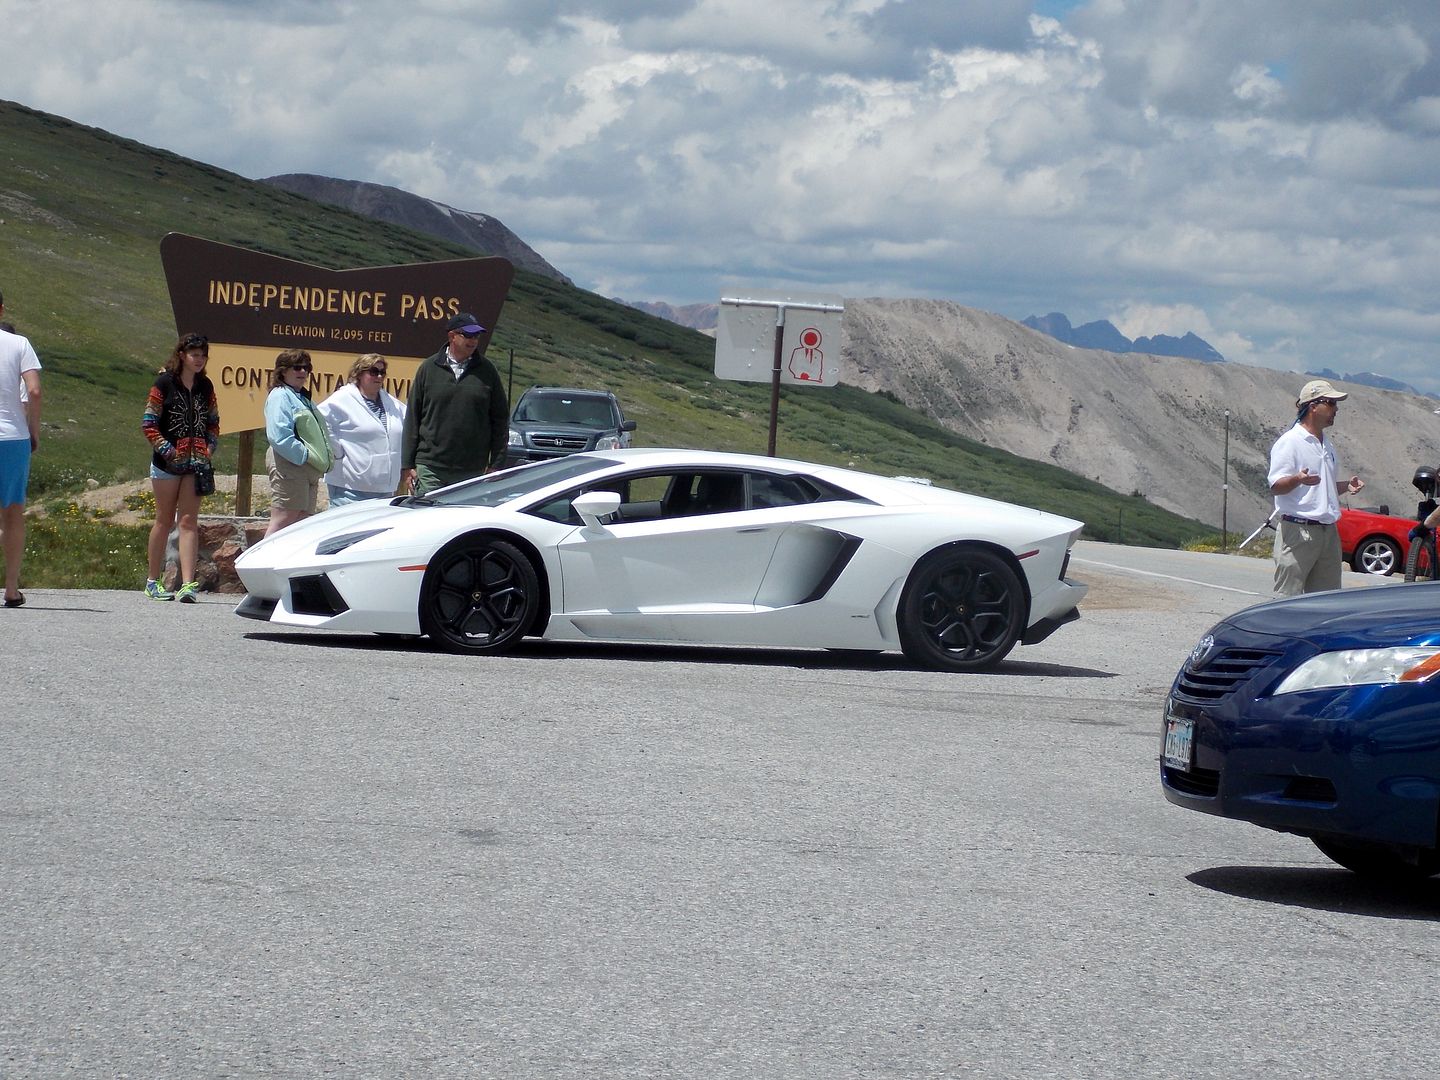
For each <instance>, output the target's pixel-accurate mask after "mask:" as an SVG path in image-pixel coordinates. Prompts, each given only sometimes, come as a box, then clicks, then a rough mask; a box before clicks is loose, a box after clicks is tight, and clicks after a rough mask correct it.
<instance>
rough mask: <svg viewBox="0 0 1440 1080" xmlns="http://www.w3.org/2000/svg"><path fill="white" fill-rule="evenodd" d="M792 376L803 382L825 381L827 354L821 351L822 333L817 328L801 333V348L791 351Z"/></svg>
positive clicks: (808, 328) (809, 327)
mask: <svg viewBox="0 0 1440 1080" xmlns="http://www.w3.org/2000/svg"><path fill="white" fill-rule="evenodd" d="M790 374H791V375H793V376H794V377H795V378H796V379H799V380H801V381H802V382H823V381H824V380H825V354H824V353H823V352H821V351H820V331H819V330H817V329H815V327H813V326H807V327H806V328H805V329H804V330H801V331H800V347H799V348H798V349H791V350H790Z"/></svg>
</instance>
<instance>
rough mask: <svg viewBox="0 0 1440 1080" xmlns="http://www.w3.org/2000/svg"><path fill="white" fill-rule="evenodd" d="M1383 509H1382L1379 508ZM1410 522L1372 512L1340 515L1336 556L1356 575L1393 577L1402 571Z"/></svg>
mask: <svg viewBox="0 0 1440 1080" xmlns="http://www.w3.org/2000/svg"><path fill="white" fill-rule="evenodd" d="M1382 509H1383V508H1382ZM1414 527H1415V519H1414V518H1403V517H1394V516H1393V515H1391V514H1377V513H1376V512H1375V511H1373V510H1342V511H1340V524H1339V528H1340V554H1341V555H1342V556H1343V557H1344V558H1346V559H1348V560H1349V561H1350V565H1351V566H1353V567H1354V568H1355V572H1356V573H1357V574H1393V573H1394V572H1395V571H1396V570H1403V569H1404V567H1405V552H1406V551H1408V550H1409V548H1410V530H1411V529H1413V528H1414Z"/></svg>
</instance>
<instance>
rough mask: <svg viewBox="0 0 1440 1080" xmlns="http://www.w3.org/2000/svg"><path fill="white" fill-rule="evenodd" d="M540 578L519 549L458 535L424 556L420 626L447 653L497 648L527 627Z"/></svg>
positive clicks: (528, 626)
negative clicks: (431, 555)
mask: <svg viewBox="0 0 1440 1080" xmlns="http://www.w3.org/2000/svg"><path fill="white" fill-rule="evenodd" d="M539 603H540V581H539V578H538V577H537V576H536V573H535V567H534V566H532V565H531V563H530V560H529V559H528V558H526V557H525V553H524V552H523V551H521V550H520V549H519V548H517V547H516V546H515V545H514V544H510V543H507V542H506V541H504V540H495V539H486V538H461V539H459V540H456V541H453V542H452V543H450V544H448V545H447V546H446V547H444V548H442V549H441V550H440V552H439V554H437V555H436V556H435V557H434V558H433V559H431V560H430V566H429V569H427V570H426V571H425V583H424V584H423V585H422V586H421V589H420V626H421V629H423V630H424V631H425V633H426V635H427V636H429V638H430V640H431V641H433V642H434V643H435V644H436V645H438V646H439V647H440V648H442V649H445V650H447V651H449V652H462V653H485V652H499V651H501V650H502V649H505V648H506V647H507V646H510V645H513V644H514V643H515V642H517V641H518V640H519V639H520V638H521V637H523V636H524V634H525V632H526V631H527V630H528V629H529V628H530V626H531V624H532V623H533V622H534V620H535V614H536V610H537V608H538V605H539Z"/></svg>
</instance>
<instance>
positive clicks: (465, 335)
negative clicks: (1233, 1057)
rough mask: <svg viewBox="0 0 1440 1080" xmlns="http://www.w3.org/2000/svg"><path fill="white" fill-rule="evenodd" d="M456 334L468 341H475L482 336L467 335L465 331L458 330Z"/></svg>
mask: <svg viewBox="0 0 1440 1080" xmlns="http://www.w3.org/2000/svg"><path fill="white" fill-rule="evenodd" d="M455 332H456V333H457V334H459V335H460V336H461V337H463V338H464V339H465V340H466V341H474V340H475V339H476V338H478V337H479V336H480V335H479V334H467V333H466V332H465V331H464V330H457V331H455Z"/></svg>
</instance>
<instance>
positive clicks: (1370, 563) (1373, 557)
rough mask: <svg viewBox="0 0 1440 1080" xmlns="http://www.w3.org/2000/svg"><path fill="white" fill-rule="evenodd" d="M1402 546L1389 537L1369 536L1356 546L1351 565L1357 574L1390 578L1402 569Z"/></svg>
mask: <svg viewBox="0 0 1440 1080" xmlns="http://www.w3.org/2000/svg"><path fill="white" fill-rule="evenodd" d="M1400 562H1401V560H1400V545H1399V544H1397V543H1395V541H1394V540H1391V539H1390V538H1389V537H1388V536H1367V537H1366V538H1365V539H1364V540H1361V541H1360V543H1358V544H1356V545H1355V553H1354V554H1353V555H1351V556H1350V565H1351V566H1353V567H1354V568H1355V572H1356V573H1357V574H1379V575H1381V576H1382V577H1388V576H1389V575H1391V574H1393V573H1394V572H1395V571H1396V570H1398V569H1399V568H1400Z"/></svg>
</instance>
